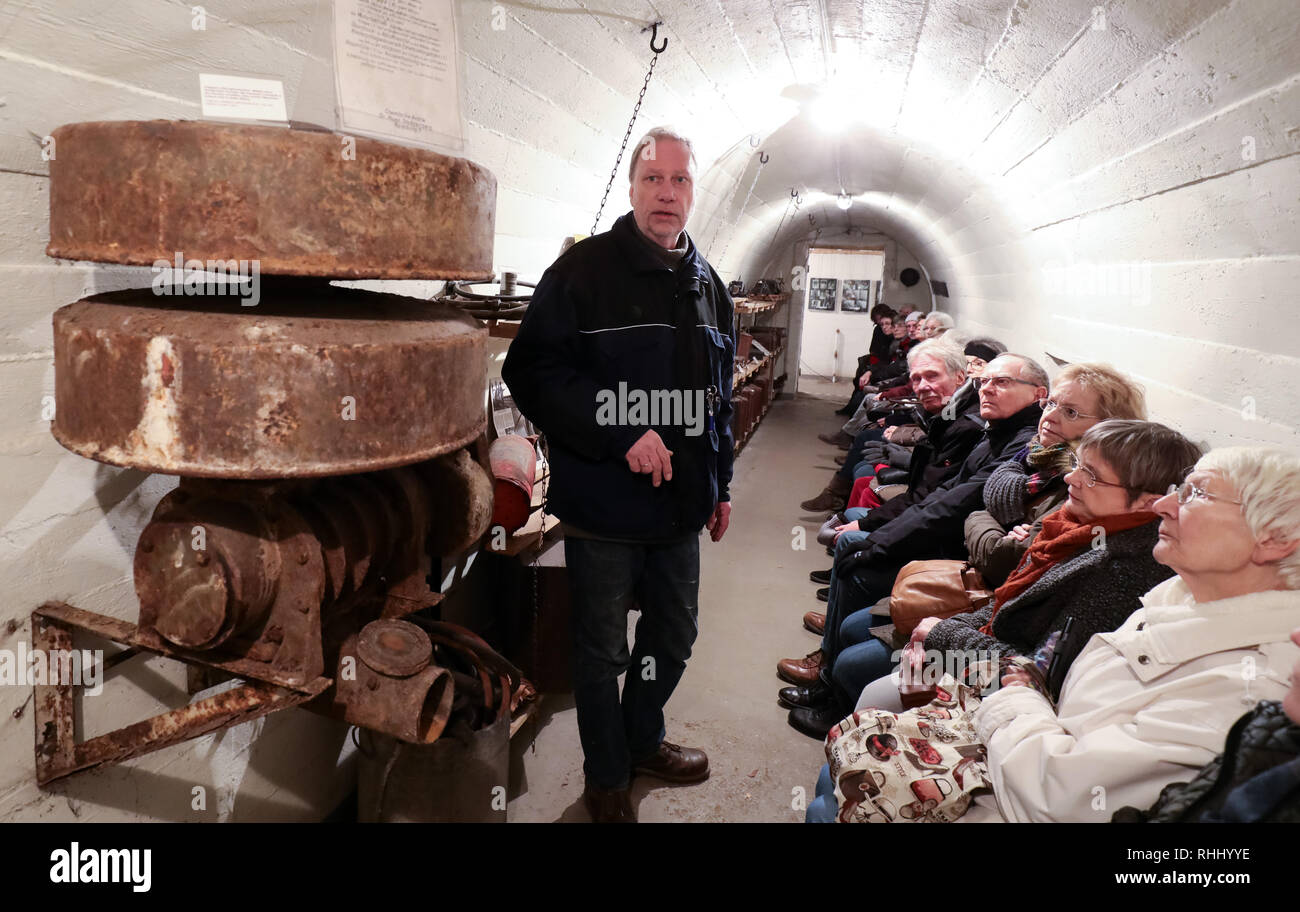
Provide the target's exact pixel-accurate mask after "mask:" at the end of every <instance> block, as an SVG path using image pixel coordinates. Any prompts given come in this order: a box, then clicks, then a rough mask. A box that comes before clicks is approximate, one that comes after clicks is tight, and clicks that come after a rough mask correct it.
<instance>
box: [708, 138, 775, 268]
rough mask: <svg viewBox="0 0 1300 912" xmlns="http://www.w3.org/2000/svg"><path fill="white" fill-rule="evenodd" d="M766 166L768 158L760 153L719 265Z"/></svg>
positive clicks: (720, 254)
mask: <svg viewBox="0 0 1300 912" xmlns="http://www.w3.org/2000/svg"><path fill="white" fill-rule="evenodd" d="M766 164H767V156H766V155H764V154H763V153H761V152H760V153H759V156H758V168H757V169H755V171H754V179H753V180H752V181H750V182H749V192H748V193H746V194H745V201H744V202H743V203H741V204H740V209H739V210H738V211H737V212H736V218H735V220H734V221H733V222H732V223H731V231H730V232H728V233H727V239H726V241H724V242H723V244H722V251H721V252H720V253H719V254H718V262H719V263H721V262H722V260H723V258H724V257H726V255H727V248H728V247H730V246H731V240H732V238H734V237H735V236H736V228H738V227H739V226H740V217H741V216H742V215H744V214H745V208H746V207H747V206H748V205H749V200H750V198H751V197H752V196H753V195H754V185H755V184H757V183H758V175H759V173H760V172H761V171H762V170H763V166H764V165H766ZM738 186H739V185H738Z"/></svg>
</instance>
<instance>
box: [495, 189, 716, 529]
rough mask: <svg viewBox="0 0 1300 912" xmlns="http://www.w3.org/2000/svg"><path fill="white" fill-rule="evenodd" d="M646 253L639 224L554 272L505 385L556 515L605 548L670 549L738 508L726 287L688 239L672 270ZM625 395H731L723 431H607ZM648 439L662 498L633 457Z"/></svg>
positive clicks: (540, 288)
mask: <svg viewBox="0 0 1300 912" xmlns="http://www.w3.org/2000/svg"><path fill="white" fill-rule="evenodd" d="M647 244H648V242H647V241H646V240H645V239H644V238H643V236H642V235H641V234H640V232H639V231H638V230H637V227H636V222H635V220H634V219H633V216H632V213H630V212H629V213H627V214H626V215H624V216H622V217H621V218H619V219H618V220H617V221H616V222H615V223H614V226H613V227H612V228H611V229H610V230H609V231H607V232H605V233H603V234H598V235H595V236H593V237H590V238H587V239H586V240H583V241H580V242H578V243H577V244H575V245H574V246H573V247H571V248H569V250H567V251H566V252H565V253H564V254H563V255H561V256H560V258H559V259H557V260H556V261H555V262H554V263H552V264H551V267H550V268H549V269H547V270H546V272H545V274H543V276H542V278H541V281H540V282H538V283H537V288H536V289H535V290H534V292H533V297H532V303H531V304H529V306H528V311H527V313H526V314H525V315H524V319H523V322H522V323H521V324H520V327H519V334H518V335H517V336H516V337H515V339H514V340H513V341H512V342H511V343H510V350H509V351H508V352H507V354H506V360H505V364H503V365H502V368H501V377H502V379H503V380H504V381H505V383H506V385H507V386H508V387H509V388H510V393H511V395H512V396H513V397H514V400H515V403H516V404H517V405H518V406H519V409H520V411H522V412H523V413H524V414H525V415H526V416H527V417H528V419H529V420H530V421H532V422H533V423H534V424H535V425H537V427H538V428H540V429H541V430H542V431H543V433H545V434H546V438H547V441H548V443H549V447H550V451H549V452H550V459H551V487H550V490H549V492H548V508H549V510H550V512H552V513H554V514H555V515H556V516H558V517H560V519H562V520H564V521H566V522H568V523H571V524H573V525H574V526H576V527H578V528H579V529H582V530H583V531H585V532H588V533H590V534H593V535H597V536H608V537H610V538H619V539H643V540H664V539H670V538H675V537H677V536H680V535H684V534H686V533H688V532H698V531H699V530H700V529H701V528H702V527H703V526H704V524H705V522H707V521H708V518H709V516H710V515H711V514H712V513H713V510H714V507H715V505H716V503H717V502H718V501H719V500H730V499H731V495H730V493H729V491H728V486H729V484H730V482H731V463H732V456H733V450H734V441H733V438H732V434H731V412H732V406H731V371H732V360H733V356H734V353H735V350H736V343H735V336H734V331H733V329H732V323H733V317H732V303H731V298H730V296H729V295H728V294H727V288H726V285H725V284H724V283H723V281H722V280H721V279H720V278H718V275H717V273H715V272H714V271H713V268H712V267H711V266H709V264H708V262H707V261H706V260H705V259H704V257H703V256H701V255H700V253H699V251H698V250H697V249H696V247H695V243H694V242H693V241H691V240H690V239H689V238H688V239H687V251H686V255H685V256H684V257H683V258H682V262H681V264H680V265H679V266H677V267H676V269H674V268H673V267H670V266H668V265H666V264H665V263H664V262H663V260H662V259H660V258H659V257H657V256H656V255H655V252H654V251H653V250H651V249H650V248H649V247H648V246H647ZM687 334H693V335H689V336H688V335H687ZM620 383H625V384H626V385H627V386H626V389H627V390H628V392H629V393H630V392H631V391H635V390H642V391H645V392H647V393H648V392H650V391H653V390H686V391H687V392H688V394H692V395H693V394H694V391H696V390H703V389H705V388H706V387H707V386H709V385H712V386H713V387H715V388H716V389H717V390H718V392H719V394H720V396H721V399H720V401H719V402H718V403H717V405H716V406H715V408H714V417H713V431H712V432H710V430H709V429H708V428H707V425H706V426H705V427H704V429H703V433H700V434H698V435H696V434H694V433H693V431H694V430H695V429H694V428H691V427H683V426H681V425H679V424H670V423H663V422H661V423H660V424H657V425H650V424H641V425H635V426H627V425H623V426H620V425H618V424H611V423H602V422H601V421H600V420H598V417H597V411H598V407H599V405H600V403H601V400H600V399H598V396H597V394H598V393H600V392H601V391H610V392H611V393H617V391H618V389H619V384H620ZM660 417H661V418H669V416H660ZM670 420H671V419H670ZM701 420H702V421H707V417H705V416H701ZM647 430H654V431H656V432H657V433H658V434H659V436H660V437H662V438H663V441H664V446H666V447H667V448H668V449H669V450H671V451H672V453H673V455H672V469H673V477H672V480H671V481H665V482H663V483H662V484H661V485H660V487H658V488H655V487H654V486H653V485H652V484H651V477H650V476H649V475H645V474H637V473H634V472H632V471H631V470H630V469H629V468H628V466H627V460H626V458H625V456H626V453H627V451H628V450H629V449H630V448H631V446H632V445H633V444H634V443H636V441H637V440H638V439H640V437H641V436H642V435H643V434H644V433H645V432H646V431H647Z"/></svg>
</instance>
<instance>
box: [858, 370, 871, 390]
mask: <svg viewBox="0 0 1300 912" xmlns="http://www.w3.org/2000/svg"><path fill="white" fill-rule="evenodd" d="M870 382H871V371H864V372H863V374H862V376H861V377H859V378H858V389H864V388H865V387H866V386H867V384H869V383H870Z"/></svg>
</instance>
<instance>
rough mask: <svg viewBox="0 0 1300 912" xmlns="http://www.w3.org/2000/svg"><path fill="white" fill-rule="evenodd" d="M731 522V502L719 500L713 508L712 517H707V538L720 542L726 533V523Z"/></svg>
mask: <svg viewBox="0 0 1300 912" xmlns="http://www.w3.org/2000/svg"><path fill="white" fill-rule="evenodd" d="M729 522H731V501H729V500H721V501H718V505H717V506H716V507H714V508H713V515H712V516H710V517H709V521H708V523H706V524H705V528H706V529H708V530H709V538H711V539H713V540H714V541H722V536H723V535H724V534H725V533H726V531H727V523H729Z"/></svg>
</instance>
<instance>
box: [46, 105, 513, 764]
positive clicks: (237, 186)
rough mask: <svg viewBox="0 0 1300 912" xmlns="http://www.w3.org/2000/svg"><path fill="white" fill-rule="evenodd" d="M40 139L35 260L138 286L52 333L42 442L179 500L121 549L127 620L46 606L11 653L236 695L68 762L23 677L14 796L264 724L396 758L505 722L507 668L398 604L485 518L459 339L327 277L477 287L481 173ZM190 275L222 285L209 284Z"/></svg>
mask: <svg viewBox="0 0 1300 912" xmlns="http://www.w3.org/2000/svg"><path fill="white" fill-rule="evenodd" d="M54 138H55V142H56V143H57V149H58V153H57V157H56V158H55V159H54V160H52V161H51V162H50V243H49V247H48V248H47V252H48V253H49V255H50V256H54V257H65V258H69V259H83V260H93V261H96V262H106V263H119V264H127V265H152V266H153V269H154V276H155V281H154V283H153V285H152V286H151V287H148V288H140V289H133V290H129V291H121V292H113V293H108V294H99V295H94V296H92V297H88V298H86V299H84V300H81V301H77V302H75V303H72V304H69V305H67V306H66V307H63V308H61V309H60V310H59V311H58V312H57V313H56V314H55V316H54V360H55V387H56V389H55V392H56V416H55V421H54V426H53V432H54V436H55V437H56V438H57V439H58V441H59V442H60V443H61V444H62V445H63V446H65V447H66V448H68V449H69V450H71V451H72V452H74V453H78V454H80V455H82V456H86V457H88V458H91V459H95V460H98V461H100V462H105V463H110V464H112V465H118V466H127V467H131V468H134V469H138V470H142V471H146V472H157V473H163V474H167V475H176V476H179V477H180V481H179V484H178V486H177V487H176V488H175V489H174V490H172V491H171V492H170V493H168V494H167V495H166V496H165V497H164V498H163V499H162V501H161V502H160V503H159V504H158V506H157V509H156V510H155V511H154V514H153V518H152V520H151V521H150V523H149V524H148V526H147V527H146V528H145V529H144V531H143V532H142V533H141V535H140V538H139V541H138V543H137V547H136V553H135V561H134V576H135V588H136V594H137V595H138V597H139V601H140V612H139V620H138V623H137V624H130V623H127V622H124V621H121V620H118V619H115V618H110V617H106V616H103V615H98V614H94V613H91V612H87V611H83V610H80V609H77V608H74V607H72V606H69V605H66V604H61V603H47V604H46V605H44V606H42V607H41V608H39V609H37V610H36V611H35V612H34V613H33V615H32V630H33V641H34V645H35V646H37V647H40V648H44V649H60V648H67V647H69V646H70V645H71V635H72V631H73V630H74V629H80V630H84V631H89V632H91V633H94V634H97V635H99V636H102V637H107V638H108V639H110V640H113V641H116V642H118V643H121V644H124V645H125V646H126V647H127V648H126V650H125V651H124V652H120V653H117V654H115V655H113V656H111V657H110V658H109V659H108V660H107V661H106V663H105V664H106V665H108V664H115V663H117V662H120V661H123V660H125V659H127V658H129V657H130V656H132V655H136V654H141V653H152V654H157V655H163V656H167V657H171V658H175V659H179V660H181V661H184V662H186V663H188V664H189V665H190V666H191V667H192V668H199V669H205V670H207V671H209V672H215V673H219V674H224V675H227V676H231V677H235V678H238V679H240V680H242V682H243V683H242V684H241V685H240V686H236V687H235V688H233V689H231V690H226V691H224V692H221V693H218V694H217V695H216V696H213V697H210V698H208V699H205V700H200V701H198V702H195V703H192V704H191V705H189V706H187V707H184V708H183V709H179V710H175V711H173V712H170V713H165V714H163V715H160V716H157V717H154V718H153V719H149V720H145V721H143V722H139V723H136V724H135V725H131V726H127V727H126V728H122V729H119V730H117V731H113V732H109V733H108V734H105V735H101V736H99V737H96V738H93V739H91V740H89V741H86V742H84V743H78V742H77V740H76V739H75V737H74V720H73V700H72V694H71V688H70V687H69V686H66V685H63V684H59V683H53V682H52V683H50V684H48V685H37V687H36V691H37V693H36V707H35V719H36V770H37V779H38V781H39V783H40V784H41V785H45V784H47V783H49V782H51V781H53V780H55V779H58V778H60V777H63V776H67V775H69V774H71V773H74V772H77V771H79V770H84V769H88V768H91V767H94V766H98V765H101V764H104V763H112V762H119V761H121V760H125V759H128V758H130V757H134V756H138V755H140V754H143V753H147V752H149V751H152V750H157V749H159V748H161V747H165V746H168V745H170V744H175V743H178V742H180V741H183V740H186V739H188V738H193V737H196V736H198V735H201V734H204V733H206V732H209V731H213V730H216V729H218V728H221V727H224V726H227V725H232V724H236V723H238V722H242V721H246V720H248V719H251V718H256V717H257V716H260V715H265V714H266V713H269V712H272V711H274V710H277V709H280V708H284V707H287V706H294V705H303V706H305V707H306V708H309V709H313V710H315V711H318V712H322V713H327V714H330V715H333V716H336V717H339V718H342V719H345V720H347V721H349V722H351V723H353V724H355V725H359V726H364V727H367V728H371V729H373V730H375V731H378V732H383V733H385V734H388V735H392V736H394V737H398V738H401V739H403V740H406V741H410V742H412V743H428V742H430V741H433V740H435V739H437V737H438V736H439V734H440V733H441V732H442V730H443V728H444V727H445V726H446V724H447V721H448V719H449V718H450V717H451V715H452V714H453V713H454V712H459V711H462V710H463V711H464V712H466V713H469V714H472V715H474V716H475V718H499V717H500V714H501V713H506V712H509V705H510V700H511V695H512V692H513V691H514V689H515V687H516V686H517V685H518V684H519V675H518V672H517V670H515V669H514V668H513V667H512V666H510V665H509V663H508V662H506V661H505V660H504V659H501V658H500V657H499V656H497V655H496V653H495V652H494V651H493V650H492V648H491V647H489V646H488V645H487V644H486V643H485V642H483V641H482V640H481V639H479V638H478V637H476V636H475V635H473V634H472V633H470V632H469V631H466V630H463V629H461V628H457V627H455V626H453V625H450V624H445V623H442V622H440V621H437V620H434V619H431V618H430V617H428V616H427V612H424V611H423V609H427V608H430V607H432V606H434V605H436V604H437V603H438V601H439V600H440V598H441V596H440V595H439V593H437V592H436V591H433V590H431V589H430V587H429V584H428V578H429V575H430V572H431V570H432V569H433V566H432V565H433V562H434V561H436V560H438V559H439V558H440V556H444V555H452V554H457V553H459V552H461V551H463V550H465V549H466V548H469V547H471V546H473V545H474V544H475V543H476V542H477V541H478V540H479V539H480V538H481V537H482V536H483V534H484V533H485V532H486V530H487V527H488V523H489V521H490V518H491V515H492V485H493V482H492V479H491V477H490V475H489V472H488V456H487V444H486V439H485V437H484V435H483V432H484V428H485V426H486V415H485V412H484V408H483V399H484V388H485V387H484V385H485V375H486V361H485V340H486V335H487V333H486V330H485V329H484V328H483V327H482V325H481V324H479V323H478V322H477V321H476V320H474V319H473V318H472V317H470V316H468V315H466V314H465V313H463V312H461V311H459V310H457V309H455V308H453V307H450V306H447V305H444V304H440V303H431V302H427V301H422V300H418V299H415V298H407V297H402V296H398V295H392V294H380V293H375V292H369V291H362V290H359V289H355V288H342V287H338V286H334V285H331V284H330V280H331V279H340V278H347V279H356V278H394V279H410V278H421V279H424V278H429V279H433V278H442V279H464V280H473V279H477V278H482V277H484V276H486V275H488V274H490V273H491V256H492V239H493V223H494V211H495V203H496V181H495V179H494V178H493V176H492V175H491V173H489V172H488V171H486V170H485V169H483V168H481V167H479V166H477V165H475V164H473V163H471V162H468V161H465V160H462V159H457V158H452V157H448V156H444V155H439V154H436V153H434V152H430V151H425V150H418V149H413V148H407V147H403V146H396V145H391V144H388V143H383V142H379V141H375V140H367V139H361V138H357V139H354V140H353V143H354V145H353V146H352V147H351V148H352V153H353V154H352V155H351V156H349V155H347V154H343V150H344V149H346V148H347V147H346V146H344V145H341V143H340V137H339V136H338V135H335V134H330V133H327V132H318V131H305V130H299V129H289V130H285V129H278V128H274V127H257V126H237V125H227V124H214V123H198V122H172V121H151V122H112V123H85V124H73V125H70V126H65V127H61V128H60V129H58V130H56V131H55V132H54ZM214 271H216V272H218V273H220V272H223V271H224V272H225V274H226V275H227V277H228V278H229V279H230V281H228V282H227V283H226V285H225V286H224V287H216V288H214V286H213V284H212V278H211V277H212V275H213V272H214ZM160 277H162V278H163V279H164V280H163V281H160V280H159V278H160ZM232 282H233V284H234V286H235V287H234V288H233V289H232V287H231V284H232ZM236 291H237V292H238V293H234V292H236Z"/></svg>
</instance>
